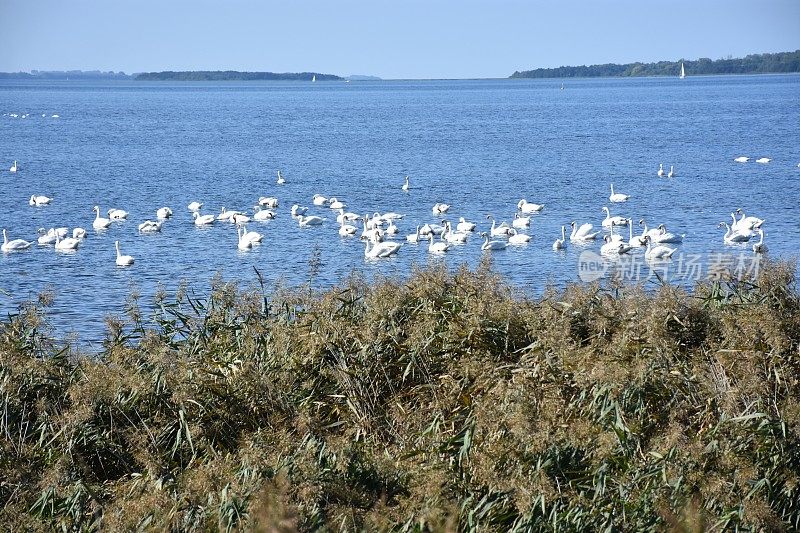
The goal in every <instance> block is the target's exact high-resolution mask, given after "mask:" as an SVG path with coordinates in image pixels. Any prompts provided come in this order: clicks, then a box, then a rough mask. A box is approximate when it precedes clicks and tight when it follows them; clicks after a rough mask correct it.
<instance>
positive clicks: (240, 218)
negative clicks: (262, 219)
mask: <svg viewBox="0 0 800 533" xmlns="http://www.w3.org/2000/svg"><path fill="white" fill-rule="evenodd" d="M231 222H232V223H233V224H236V225H237V226H241V225H242V224H247V223H248V222H250V217H249V216H247V215H243V214H242V213H236V214H234V215H233V216H232V217H231Z"/></svg>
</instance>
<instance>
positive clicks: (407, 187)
mask: <svg viewBox="0 0 800 533" xmlns="http://www.w3.org/2000/svg"><path fill="white" fill-rule="evenodd" d="M401 188H402V189H403V190H404V191H406V192H408V189H410V188H411V187H410V186H409V185H408V176H406V182H405V183H404V184H403V186H402V187H401Z"/></svg>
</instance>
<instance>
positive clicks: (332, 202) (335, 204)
mask: <svg viewBox="0 0 800 533" xmlns="http://www.w3.org/2000/svg"><path fill="white" fill-rule="evenodd" d="M328 207H330V208H331V209H344V208H345V207H347V204H346V203H344V202H341V201H339V200H337V199H336V198H335V197H334V198H330V199H329V200H328Z"/></svg>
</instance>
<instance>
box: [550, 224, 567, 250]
mask: <svg viewBox="0 0 800 533" xmlns="http://www.w3.org/2000/svg"><path fill="white" fill-rule="evenodd" d="M566 231H567V229H566V228H565V227H564V226H561V238H560V239H556V240H555V241H553V250H561V249H563V248H564V244H565V243H566V242H567V233H566Z"/></svg>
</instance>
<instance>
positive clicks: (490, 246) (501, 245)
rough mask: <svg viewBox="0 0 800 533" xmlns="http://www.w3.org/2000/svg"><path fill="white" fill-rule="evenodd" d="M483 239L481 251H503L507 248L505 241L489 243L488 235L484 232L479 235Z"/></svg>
mask: <svg viewBox="0 0 800 533" xmlns="http://www.w3.org/2000/svg"><path fill="white" fill-rule="evenodd" d="M481 236H482V237H483V244H481V250H505V249H506V247H507V246H508V243H507V242H506V241H490V240H489V234H488V233H486V232H485V231H484V232H483V233H481Z"/></svg>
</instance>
